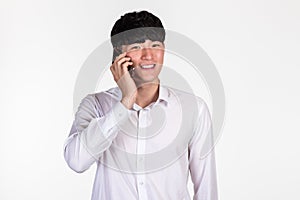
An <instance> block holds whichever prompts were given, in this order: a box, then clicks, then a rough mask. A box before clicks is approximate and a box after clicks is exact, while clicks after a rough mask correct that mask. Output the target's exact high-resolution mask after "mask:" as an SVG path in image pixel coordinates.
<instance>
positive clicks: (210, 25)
mask: <svg viewBox="0 0 300 200" xmlns="http://www.w3.org/2000/svg"><path fill="white" fill-rule="evenodd" d="M0 5H1V7H0V95H1V98H0V125H1V126H0V127H1V128H0V136H1V137H0V199H1V200H2V199H3V200H7V199H49V200H50V199H51V200H53V199H72V200H75V199H78V200H82V199H90V195H91V190H92V183H93V178H94V173H95V166H94V167H92V168H91V169H90V170H88V171H86V172H85V173H83V174H76V173H75V172H73V171H72V170H71V169H70V168H68V167H67V164H66V163H65V161H64V159H63V143H64V140H65V139H66V137H67V135H68V132H69V129H70V127H71V123H72V120H73V90H74V85H75V80H76V77H77V74H78V72H79V70H80V67H81V65H82V64H83V62H84V61H85V60H86V58H87V57H88V55H89V54H90V53H91V52H92V51H93V50H94V49H95V48H96V47H97V46H99V45H100V44H101V43H102V42H104V41H105V40H107V39H108V38H109V33H110V30H111V27H112V25H113V22H114V21H115V20H116V19H118V18H119V16H120V15H121V14H123V13H124V12H127V11H133V10H141V9H147V10H149V11H152V12H153V13H155V14H156V15H158V16H159V17H160V18H161V19H162V21H163V23H164V25H165V27H166V28H167V29H170V30H174V31H177V32H180V33H182V34H184V35H186V36H188V37H189V38H192V39H193V40H194V41H196V42H197V43H198V44H199V45H200V46H201V47H202V48H203V49H204V50H205V51H206V52H207V54H208V55H209V56H210V58H211V59H212V60H213V62H214V63H215V65H216V67H217V69H218V71H219V73H220V76H221V78H222V80H223V84H224V87H225V93H226V98H227V101H226V110H227V113H226V121H225V126H224V129H223V132H222V136H221V139H220V140H219V142H218V144H217V152H216V154H217V168H218V186H219V196H220V199H221V200H254V199H255V200H258V199H259V200H266V199H270V200H271V199H272V200H282V199H299V198H300V194H299V189H300V172H299V171H298V170H299V169H300V161H299V154H300V149H299V144H298V143H299V139H300V137H299V134H300V131H299V130H300V128H299V124H300V116H299V113H300V106H299V102H300V94H299V85H300V81H299V80H300V79H299V78H298V77H299V75H300V61H299V52H300V47H299V46H300V37H299V35H300V12H299V10H300V3H299V1H297V0H248V1H241V0H228V1H215V0H211V1H187V0H186V1H177V2H175V1H169V2H168V1H161V0H160V1H156V0H152V1H141V0H139V1H113V0H110V1H105V2H100V1H83V0H81V1H58V0H45V1H38V0H31V1H21V0H19V1H17V0H10V1H8V0H6V1H3V0H1V3H0ZM297 155H298V156H297Z"/></svg>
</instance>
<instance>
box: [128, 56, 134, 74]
mask: <svg viewBox="0 0 300 200" xmlns="http://www.w3.org/2000/svg"><path fill="white" fill-rule="evenodd" d="M128 62H132V61H131V59H130V60H129V61H128ZM127 69H128V71H131V70H132V69H133V66H132V65H128V67H127Z"/></svg>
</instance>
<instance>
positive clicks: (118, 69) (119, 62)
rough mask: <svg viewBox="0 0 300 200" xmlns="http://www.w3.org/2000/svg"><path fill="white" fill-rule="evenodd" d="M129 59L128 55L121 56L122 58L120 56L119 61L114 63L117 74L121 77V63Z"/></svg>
mask: <svg viewBox="0 0 300 200" xmlns="http://www.w3.org/2000/svg"><path fill="white" fill-rule="evenodd" d="M129 60H130V58H129V57H123V58H121V59H120V60H119V61H117V63H116V66H115V67H116V69H115V70H116V71H117V72H118V74H119V76H120V77H121V76H122V74H123V70H122V65H123V64H124V63H126V62H128V61H129Z"/></svg>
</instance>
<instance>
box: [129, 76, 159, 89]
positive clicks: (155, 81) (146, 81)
mask: <svg viewBox="0 0 300 200" xmlns="http://www.w3.org/2000/svg"><path fill="white" fill-rule="evenodd" d="M134 82H135V84H136V85H137V87H141V86H143V85H148V84H159V79H158V78H147V79H146V78H139V79H134Z"/></svg>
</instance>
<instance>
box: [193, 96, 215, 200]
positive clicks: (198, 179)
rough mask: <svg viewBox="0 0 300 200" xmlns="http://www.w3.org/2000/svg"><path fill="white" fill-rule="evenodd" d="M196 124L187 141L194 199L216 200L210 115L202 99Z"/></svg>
mask: <svg viewBox="0 0 300 200" xmlns="http://www.w3.org/2000/svg"><path fill="white" fill-rule="evenodd" d="M198 112H199V114H198V119H197V122H196V124H197V126H196V128H195V130H194V135H193V137H192V139H191V141H190V143H189V168H190V174H191V179H192V182H193V185H194V198H193V199H194V200H218V190H217V176H216V164H215V153H214V150H213V148H214V138H213V132H212V123H211V116H210V113H209V110H208V108H207V105H206V104H205V102H204V101H202V102H201V103H200V104H199V107H198Z"/></svg>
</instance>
